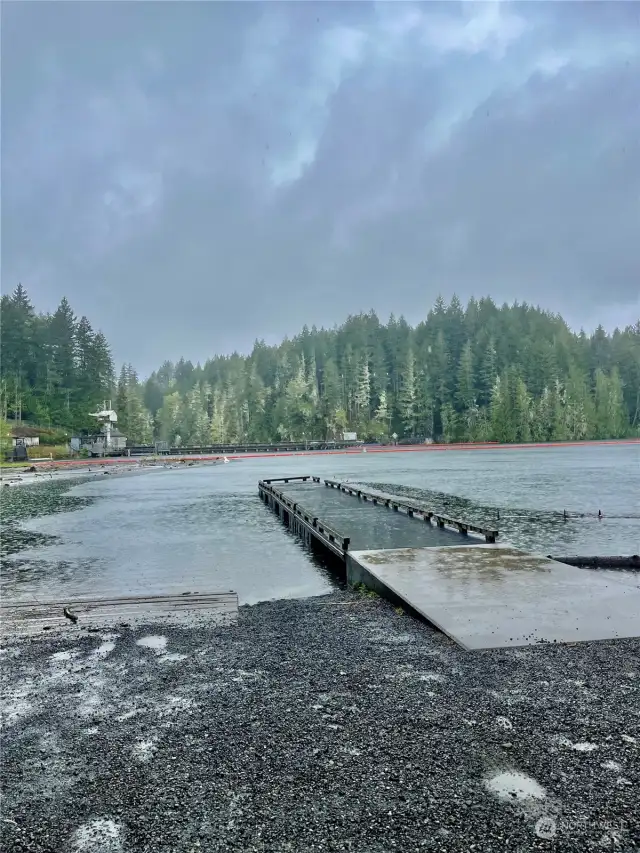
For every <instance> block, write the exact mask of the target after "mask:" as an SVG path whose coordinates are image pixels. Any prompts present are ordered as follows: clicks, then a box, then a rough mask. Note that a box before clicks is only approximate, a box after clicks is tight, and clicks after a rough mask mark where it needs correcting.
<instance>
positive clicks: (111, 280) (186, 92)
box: [2, 2, 640, 371]
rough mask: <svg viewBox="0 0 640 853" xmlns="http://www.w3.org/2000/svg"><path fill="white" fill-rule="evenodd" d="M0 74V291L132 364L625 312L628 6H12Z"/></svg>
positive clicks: (630, 134) (632, 308)
mask: <svg viewBox="0 0 640 853" xmlns="http://www.w3.org/2000/svg"><path fill="white" fill-rule="evenodd" d="M2 79H3V102H2V127H3V139H2V237H3V241H2V249H3V251H2V281H3V288H4V289H5V290H8V289H11V288H13V286H14V285H15V284H16V283H17V282H18V281H22V283H23V284H24V285H25V286H26V287H27V289H28V290H29V292H30V294H31V296H32V298H33V300H34V302H35V303H36V305H37V306H38V307H40V308H42V309H51V308H53V307H54V306H55V304H56V303H57V301H58V300H59V298H60V297H61V296H62V295H66V296H67V297H68V298H69V300H70V301H71V303H72V305H73V306H74V308H75V309H76V310H77V311H78V312H79V313H86V314H87V315H88V316H90V317H91V319H92V322H93V323H94V324H95V325H96V326H100V327H102V329H103V331H104V332H105V334H106V335H107V338H108V339H109V341H110V342H111V343H112V346H113V350H114V355H115V357H116V359H118V360H121V359H122V360H125V359H126V360H127V361H132V362H134V363H136V364H137V365H138V366H139V367H140V369H141V370H142V371H147V370H150V369H152V368H153V367H155V366H156V365H157V364H158V363H159V362H161V361H162V360H164V359H165V358H172V359H175V358H177V357H179V356H180V355H185V356H186V357H190V358H192V359H194V360H196V359H204V358H206V357H207V356H210V355H212V354H213V353H215V352H225V351H231V350H233V349H241V350H243V349H244V350H246V349H248V348H249V347H250V346H251V343H252V341H253V340H254V338H256V337H266V338H267V339H268V340H269V341H276V340H278V339H279V338H280V337H282V336H284V335H285V334H291V333H295V332H296V331H297V330H298V329H299V327H300V326H301V325H302V324H304V323H308V324H310V325H311V324H313V323H316V324H317V325H321V324H329V325H331V324H333V323H334V322H340V321H341V320H342V319H343V318H344V317H346V315H347V314H348V313H350V312H357V311H360V310H368V309H369V308H374V309H376V310H377V311H378V312H379V313H380V314H381V316H383V317H385V316H386V315H387V314H388V313H390V312H391V311H393V312H395V313H396V314H401V313H404V314H405V316H406V317H407V319H409V321H412V322H415V321H418V320H419V319H421V318H422V317H423V316H424V314H425V313H426V311H427V310H428V308H429V306H430V305H431V303H432V302H433V300H434V299H435V297H436V296H437V294H438V293H443V295H444V296H445V297H447V296H450V295H451V294H452V293H454V292H455V293H457V294H458V295H459V296H460V297H461V298H462V299H465V298H467V297H468V296H470V295H472V294H475V295H476V296H479V295H483V294H490V295H492V296H493V297H494V299H496V300H497V301H499V302H500V301H502V300H513V299H518V300H526V301H529V302H534V303H539V304H541V305H542V306H543V307H546V308H548V309H550V310H553V311H559V312H561V313H562V314H563V315H564V316H565V318H566V319H567V320H568V322H569V323H570V324H572V325H574V326H576V327H578V326H580V325H585V326H587V327H594V326H595V325H597V323H598V322H600V321H602V322H603V323H604V324H605V325H606V326H609V327H611V326H614V325H616V324H621V325H624V324H626V323H632V322H634V321H635V320H636V319H637V317H638V314H639V313H640V250H639V249H638V234H639V233H640V109H639V106H638V105H639V104H640V13H639V12H638V8H637V6H636V4H630V3H606V4H600V3H588V4H577V3H571V4H568V3H565V4H558V3H554V4H551V3H545V4H526V5H525V4H511V3H472V4H456V3H443V4H439V3H429V4H404V3H403V4H391V3H385V4H368V3H359V4H341V3H319V4H315V3H304V4H279V3H269V4H128V3H127V4H125V3H104V4H103V3H100V2H96V3H87V4H77V3H66V2H60V3H55V4H52V3H46V4H40V3H30V4H17V3H9V4H3V6H2ZM141 312H144V320H145V322H144V324H143V325H141V323H140V318H141V316H142V314H141Z"/></svg>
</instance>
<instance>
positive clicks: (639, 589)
mask: <svg viewBox="0 0 640 853" xmlns="http://www.w3.org/2000/svg"><path fill="white" fill-rule="evenodd" d="M258 490H259V494H260V497H261V499H262V500H263V502H264V503H266V504H267V505H268V506H269V507H270V508H271V509H272V510H273V511H274V512H275V513H276V514H277V515H279V516H280V518H281V519H282V521H283V522H284V523H285V524H286V525H287V526H288V527H289V528H290V529H291V530H292V532H294V533H295V534H297V535H299V536H301V537H302V538H303V539H305V540H306V541H307V542H309V543H310V544H312V545H314V546H316V547H319V548H321V549H323V550H326V551H327V552H329V553H331V554H332V555H333V556H334V557H337V558H338V559H339V560H341V561H342V562H343V563H344V565H345V568H346V577H347V581H348V583H349V584H350V585H357V584H364V585H365V586H367V587H369V588H371V589H373V590H374V591H376V592H377V593H379V594H380V595H382V596H384V597H385V598H387V599H390V600H391V601H394V602H395V603H397V604H400V605H401V606H403V607H405V608H408V609H409V610H411V611H413V612H414V613H415V614H417V615H418V616H420V617H422V618H424V619H426V620H427V621H428V622H430V623H432V624H433V625H435V626H436V627H437V628H439V629H440V630H441V631H443V632H444V633H445V634H447V635H448V636H449V637H451V638H452V639H453V640H455V641H456V642H457V643H459V644H460V645H461V646H462V647H463V648H466V649H489V648H504V647H509V646H527V645H534V644H538V643H575V642H584V641H593V640H610V639H615V638H629V637H639V636H640V585H639V584H638V583H636V579H635V577H633V576H630V575H629V574H628V573H617V572H615V571H603V572H600V571H598V572H594V571H586V570H584V569H580V568H577V567H575V566H570V565H566V564H564V563H561V562H559V561H557V560H553V559H550V558H548V557H543V556H537V555H534V554H529V553H527V552H525V551H520V550H518V549H516V548H513V547H511V546H509V545H506V544H505V545H502V544H500V545H498V544H496V539H497V537H498V531H497V530H495V529H493V528H491V527H483V526H481V525H476V524H472V523H470V522H466V521H464V520H462V519H453V518H449V517H446V516H443V515H441V514H438V513H436V512H434V511H432V510H431V509H429V508H428V507H426V506H424V505H422V504H418V503H415V502H411V501H407V500H405V499H404V498H401V497H397V496H395V497H394V496H393V495H390V494H387V493H383V492H377V491H373V490H370V489H367V488H366V487H364V486H359V485H355V484H353V483H341V482H339V481H336V480H323V481H321V480H320V478H319V477H296V478H294V477H291V478H282V479H279V480H265V481H261V482H260V483H259V485H258ZM482 539H484V542H483V541H482Z"/></svg>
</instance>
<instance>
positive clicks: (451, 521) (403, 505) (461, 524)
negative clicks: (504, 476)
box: [313, 477, 499, 544]
mask: <svg viewBox="0 0 640 853" xmlns="http://www.w3.org/2000/svg"><path fill="white" fill-rule="evenodd" d="M313 479H314V482H319V478H315V477H314V478H313ZM324 484H325V486H327V487H328V488H332V489H339V490H340V491H342V492H345V493H346V494H348V495H353V496H354V497H357V498H359V499H360V500H364V501H371V502H372V503H374V504H383V505H384V506H387V507H390V508H391V509H393V510H395V511H399V510H402V511H403V512H405V513H406V514H407V515H410V516H415V515H418V516H421V517H422V518H423V519H424V520H425V521H426V522H429V524H432V523H435V524H437V525H438V527H450V528H453V529H454V530H457V531H458V533H462V534H463V535H464V536H466V535H467V533H469V532H471V533H478V534H479V535H480V536H484V538H485V541H486V542H487V543H489V544H493V543H495V541H496V539H497V538H498V536H499V531H498V530H497V529H494V528H492V527H485V526H483V525H481V524H473V523H472V522H469V521H462V520H461V519H458V518H449V516H446V515H443V514H442V513H439V512H435V511H434V510H430V509H428V508H427V507H424V506H421V505H420V504H418V503H414V502H413V501H408V500H404V499H399V498H396V497H395V496H393V495H387V494H385V493H384V492H375V491H369V490H368V489H363V488H361V487H359V486H354V485H350V484H349V483H343V482H341V481H339V480H325V481H324Z"/></svg>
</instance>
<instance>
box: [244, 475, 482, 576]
mask: <svg viewBox="0 0 640 853" xmlns="http://www.w3.org/2000/svg"><path fill="white" fill-rule="evenodd" d="M258 490H259V494H260V497H261V498H262V500H263V501H264V502H265V503H267V504H268V505H269V506H270V507H271V509H273V511H274V512H276V513H277V514H278V515H279V516H280V517H281V518H282V519H283V521H284V522H285V523H286V524H287V525H288V526H289V527H290V528H291V529H292V531H293V532H295V533H297V534H299V535H302V536H304V537H305V538H307V539H310V540H315V541H316V542H318V543H320V544H321V545H323V546H324V547H326V548H328V549H329V550H330V551H331V552H333V553H334V554H335V555H336V556H339V557H342V558H343V559H344V558H345V556H344V555H345V553H346V552H347V551H348V550H353V549H358V550H369V549H372V548H375V549H386V548H401V547H405V548H407V547H412V548H428V547H436V546H441V547H445V546H451V545H457V546H461V545H466V544H468V545H472V544H473V541H474V540H473V538H470V537H469V536H468V533H472V534H475V535H476V536H479V537H481V539H477V540H476V541H482V538H483V539H485V540H486V541H487V542H495V540H496V538H497V536H498V531H497V530H495V529H493V528H490V527H481V526H478V525H474V524H471V523H469V522H465V521H464V520H460V519H453V518H449V517H447V516H444V515H441V514H438V513H434V512H433V511H432V510H430V509H429V508H428V507H426V506H423V505H421V504H418V503H415V502H411V501H407V500H404V499H403V498H398V497H394V496H393V495H388V494H385V493H383V492H375V491H372V490H367V489H365V488H364V487H360V486H356V485H353V484H348V483H341V482H339V481H337V480H328V479H327V480H320V478H319V477H312V476H308V477H284V478H280V479H277V480H262V481H260V483H259V484H258Z"/></svg>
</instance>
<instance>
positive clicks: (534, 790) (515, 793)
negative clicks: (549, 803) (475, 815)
mask: <svg viewBox="0 0 640 853" xmlns="http://www.w3.org/2000/svg"><path fill="white" fill-rule="evenodd" d="M485 785H486V787H487V789H488V790H489V791H491V793H492V794H496V795H497V796H498V797H500V799H503V800H530V799H534V800H544V799H545V797H546V796H547V794H546V791H545V790H544V788H543V787H542V786H541V785H538V783H537V782H536V780H535V779H532V778H531V777H530V776H527V775H526V774H524V773H519V772H518V771H515V770H505V771H503V772H502V773H497V774H496V775H495V776H491V777H490V778H489V779H487V780H486V782H485Z"/></svg>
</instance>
